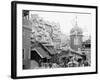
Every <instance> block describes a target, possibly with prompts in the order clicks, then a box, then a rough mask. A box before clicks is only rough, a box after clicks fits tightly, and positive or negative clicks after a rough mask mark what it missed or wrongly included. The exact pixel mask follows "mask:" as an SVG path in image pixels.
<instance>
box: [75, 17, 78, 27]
mask: <svg viewBox="0 0 100 80" xmlns="http://www.w3.org/2000/svg"><path fill="white" fill-rule="evenodd" d="M77 26H78V23H77V16H76V17H75V27H77Z"/></svg>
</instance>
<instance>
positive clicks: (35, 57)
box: [30, 50, 41, 62]
mask: <svg viewBox="0 0 100 80" xmlns="http://www.w3.org/2000/svg"><path fill="white" fill-rule="evenodd" d="M30 58H31V60H35V61H37V62H39V60H40V59H41V57H40V55H39V54H38V52H37V51H35V50H33V51H31V57H30Z"/></svg>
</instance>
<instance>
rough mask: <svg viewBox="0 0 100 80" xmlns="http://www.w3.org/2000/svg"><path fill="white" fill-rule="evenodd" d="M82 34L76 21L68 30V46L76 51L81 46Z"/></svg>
mask: <svg viewBox="0 0 100 80" xmlns="http://www.w3.org/2000/svg"><path fill="white" fill-rule="evenodd" d="M82 34H83V31H82V29H81V28H79V27H78V24H77V22H76V24H75V26H74V27H73V28H72V29H71V31H70V47H71V49H73V50H75V51H78V50H80V49H81V47H82Z"/></svg>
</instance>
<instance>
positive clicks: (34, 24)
mask: <svg viewBox="0 0 100 80" xmlns="http://www.w3.org/2000/svg"><path fill="white" fill-rule="evenodd" d="M11 73H12V78H14V79H16V78H35V77H48V76H50V77H51V76H67V75H81V74H96V73H97V6H88V5H69V4H66V5H65V4H52V3H35V2H20V1H19V2H18V1H14V2H12V70H11Z"/></svg>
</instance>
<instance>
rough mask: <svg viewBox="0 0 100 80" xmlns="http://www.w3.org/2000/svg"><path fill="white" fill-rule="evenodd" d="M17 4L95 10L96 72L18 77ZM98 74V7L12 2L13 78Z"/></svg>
mask: <svg viewBox="0 0 100 80" xmlns="http://www.w3.org/2000/svg"><path fill="white" fill-rule="evenodd" d="M17 4H27V5H30V4H31V5H32V4H33V5H45V6H60V7H77V8H93V9H95V10H96V25H95V26H96V33H95V34H96V71H95V72H84V73H69V74H66V73H64V74H50V75H37V76H31V75H30V76H21V77H19V76H17ZM97 73H98V7H97V6H89V5H73V4H58V3H42V2H26V1H12V2H11V78H13V79H22V78H40V77H56V76H72V75H85V74H97Z"/></svg>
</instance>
